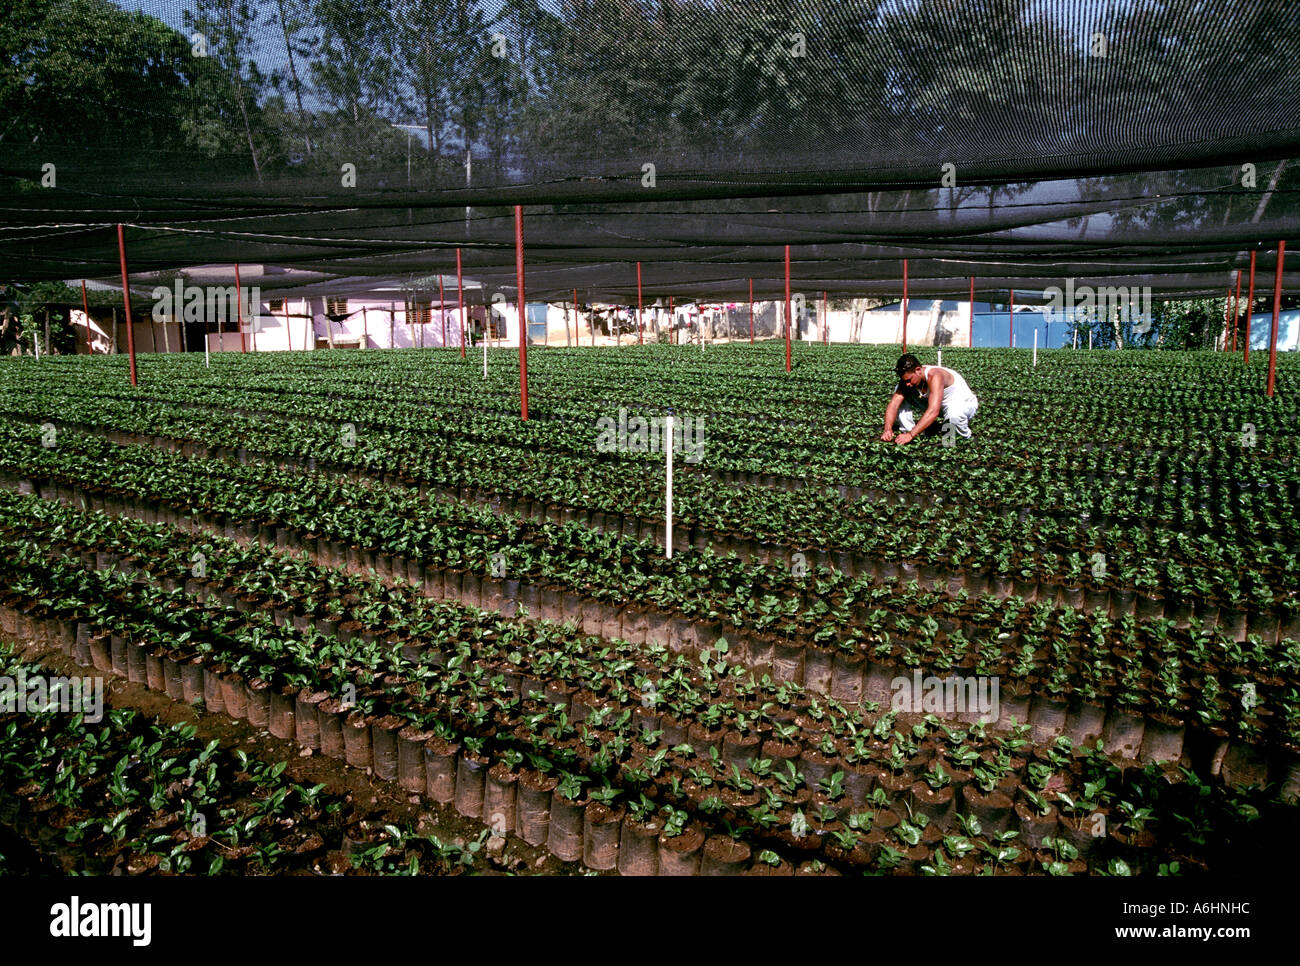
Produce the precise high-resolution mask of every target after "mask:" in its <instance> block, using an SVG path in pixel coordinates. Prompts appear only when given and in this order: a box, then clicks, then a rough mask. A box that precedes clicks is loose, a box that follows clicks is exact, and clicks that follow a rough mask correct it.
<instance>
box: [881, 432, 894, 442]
mask: <svg viewBox="0 0 1300 966" xmlns="http://www.w3.org/2000/svg"><path fill="white" fill-rule="evenodd" d="M880 441H881V442H882V443H892V442H893V441H894V431H893V430H892V429H887V430H885V431H884V432H883V433H881V434H880Z"/></svg>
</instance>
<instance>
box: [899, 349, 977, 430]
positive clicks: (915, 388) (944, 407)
mask: <svg viewBox="0 0 1300 966" xmlns="http://www.w3.org/2000/svg"><path fill="white" fill-rule="evenodd" d="M894 368H895V371H896V372H897V373H898V385H897V386H895V387H894V394H893V396H891V397H890V399H889V405H888V406H887V407H885V431H884V432H883V433H881V434H880V438H881V439H882V440H884V441H885V442H886V443H888V442H890V441H891V440H892V441H893V442H895V443H900V444H905V443H910V442H911V441H912V440H914V439H916V437H918V436H920V435H921V434H922V433H926V432H929V433H938V432H939V423H938V420H939V417H940V416H942V417H943V419H944V421H945V422H949V423H952V426H953V432H955V433H956V434H957V435H958V436H962V437H965V438H966V439H970V435H971V433H970V420H971V417H972V416H974V415H975V412H976V410H978V409H979V400H978V399H976V398H975V394H974V393H973V392H971V391H970V386H968V385H966V380H965V379H963V378H962V377H961V374H960V373H958V372H954V371H953V370H952V369H947V368H944V367H943V366H923V365H921V363H920V360H918V359H917V358H916V356H914V355H912V354H911V353H908V354H907V355H904V356H903V357H902V358H900V359H899V360H898V365H897V366H895V367H894ZM895 430H900V432H898V433H895Z"/></svg>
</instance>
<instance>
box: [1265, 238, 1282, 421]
mask: <svg viewBox="0 0 1300 966" xmlns="http://www.w3.org/2000/svg"><path fill="white" fill-rule="evenodd" d="M1285 257H1286V242H1285V241H1279V242H1278V243H1277V271H1276V272H1275V273H1274V275H1273V328H1272V330H1271V331H1270V332H1269V336H1268V394H1269V395H1270V396H1272V395H1273V387H1274V384H1275V383H1276V381H1277V320H1278V316H1279V315H1280V314H1281V313H1282V260H1283V259H1284V258H1285Z"/></svg>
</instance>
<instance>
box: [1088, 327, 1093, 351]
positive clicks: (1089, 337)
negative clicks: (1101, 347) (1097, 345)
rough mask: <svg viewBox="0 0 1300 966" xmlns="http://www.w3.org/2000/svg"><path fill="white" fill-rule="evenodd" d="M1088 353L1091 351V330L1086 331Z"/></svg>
mask: <svg viewBox="0 0 1300 966" xmlns="http://www.w3.org/2000/svg"><path fill="white" fill-rule="evenodd" d="M1088 351H1090V352H1091V351H1092V329H1089V330H1088Z"/></svg>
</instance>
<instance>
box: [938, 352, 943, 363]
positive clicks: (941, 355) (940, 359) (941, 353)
mask: <svg viewBox="0 0 1300 966" xmlns="http://www.w3.org/2000/svg"><path fill="white" fill-rule="evenodd" d="M937 355H938V356H939V365H943V350H942V349H940V350H939V351H938V353H937Z"/></svg>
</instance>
